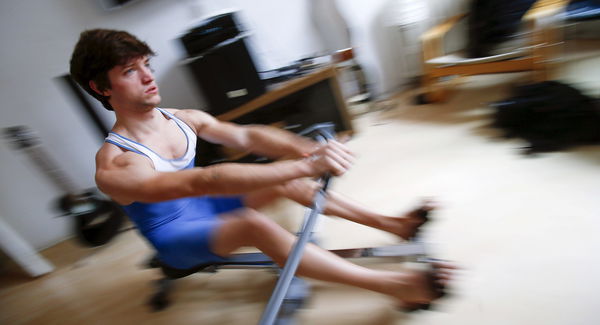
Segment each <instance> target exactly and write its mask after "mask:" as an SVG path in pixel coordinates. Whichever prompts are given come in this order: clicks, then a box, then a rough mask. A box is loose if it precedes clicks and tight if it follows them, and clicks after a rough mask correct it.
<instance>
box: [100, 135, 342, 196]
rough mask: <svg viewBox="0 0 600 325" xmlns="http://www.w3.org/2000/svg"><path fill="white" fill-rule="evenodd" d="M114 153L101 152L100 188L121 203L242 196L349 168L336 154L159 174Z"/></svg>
mask: <svg viewBox="0 0 600 325" xmlns="http://www.w3.org/2000/svg"><path fill="white" fill-rule="evenodd" d="M107 146H108V145H107ZM111 149H112V148H108V150H106V148H103V150H101V151H100V152H99V153H98V156H97V162H96V163H97V170H96V183H97V184H98V187H99V188H100V189H101V190H102V191H103V192H104V193H106V194H107V195H109V196H110V197H112V198H113V199H114V200H115V201H117V202H119V203H120V204H129V203H131V202H134V201H138V202H159V201H165V200H171V199H176V198H182V197H189V196H198V195H208V194H242V193H247V192H250V191H253V190H257V189H260V188H264V187H269V186H274V185H279V184H283V183H285V182H287V181H290V180H293V179H296V178H301V177H311V176H317V175H321V174H323V173H325V172H332V173H334V174H337V175H340V174H343V173H344V172H345V170H347V168H349V164H348V163H345V162H343V163H342V164H340V163H339V160H340V159H338V158H335V153H331V154H327V153H323V155H321V156H320V157H319V159H302V160H286V161H279V162H274V163H270V164H234V163H224V164H219V165H214V166H209V167H206V168H192V169H186V170H181V171H176V172H157V171H155V170H154V168H153V167H152V165H151V163H150V161H149V160H148V159H147V158H145V157H143V156H141V155H137V154H134V153H131V152H127V153H119V154H114V153H113V154H110V153H108V152H107V151H109V150H111ZM332 157H333V158H332Z"/></svg>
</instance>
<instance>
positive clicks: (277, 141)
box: [178, 110, 320, 159]
mask: <svg viewBox="0 0 600 325" xmlns="http://www.w3.org/2000/svg"><path fill="white" fill-rule="evenodd" d="M178 113H179V114H178V117H180V118H182V119H184V120H185V121H188V122H190V123H191V124H192V125H194V127H195V128H196V132H197V134H198V136H200V137H201V138H203V139H205V140H207V141H210V142H213V143H218V144H222V145H225V146H228V147H232V148H235V149H239V150H243V151H246V152H252V153H254V154H257V155H261V156H266V157H269V158H275V159H278V158H299V157H303V156H307V155H309V154H311V153H313V152H314V151H315V150H317V149H318V148H319V147H320V146H319V144H318V143H316V142H314V141H312V140H310V139H307V138H305V137H301V136H298V135H296V134H294V133H292V132H289V131H285V130H282V129H279V128H276V127H272V126H268V125H243V126H242V125H237V124H234V123H229V122H224V121H219V120H217V119H215V118H214V117H212V116H210V115H208V114H206V113H204V112H200V111H196V110H181V111H178Z"/></svg>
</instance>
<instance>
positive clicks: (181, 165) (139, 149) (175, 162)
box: [104, 107, 197, 172]
mask: <svg viewBox="0 0 600 325" xmlns="http://www.w3.org/2000/svg"><path fill="white" fill-rule="evenodd" d="M156 109H158V110H159V111H160V112H161V113H162V114H163V115H165V116H166V117H168V118H169V119H171V120H173V121H174V122H175V123H176V124H177V126H179V128H180V129H181V131H183V134H185V138H186V141H187V147H186V150H185V153H184V154H183V156H181V157H179V158H175V159H165V158H163V157H161V156H160V155H159V154H157V153H156V152H154V151H153V150H152V149H150V148H148V147H146V146H145V145H143V144H141V143H137V142H135V141H133V140H131V139H128V138H126V137H124V136H122V135H119V134H117V133H115V132H109V133H108V136H107V137H106V138H105V139H104V141H106V142H108V143H112V144H114V145H116V146H119V147H121V148H123V149H126V150H129V151H133V152H135V153H138V154H141V155H144V156H146V157H148V158H149V159H150V160H151V161H152V163H153V164H154V169H155V170H156V171H159V172H172V171H177V170H181V169H185V168H186V167H189V166H190V165H193V161H194V157H195V156H196V140H197V135H196V133H194V130H192V129H191V128H190V127H189V126H188V125H187V124H186V123H185V122H183V121H182V120H180V119H178V118H177V117H175V115H173V114H171V113H169V112H167V111H166V110H164V109H161V108H158V107H157V108H156Z"/></svg>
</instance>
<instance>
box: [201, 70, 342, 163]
mask: <svg viewBox="0 0 600 325" xmlns="http://www.w3.org/2000/svg"><path fill="white" fill-rule="evenodd" d="M216 117H217V118H218V119H220V120H222V121H231V122H235V123H239V124H268V125H273V126H277V127H280V128H285V129H288V130H290V131H291V132H300V131H302V130H304V129H306V128H307V127H309V126H311V125H313V124H315V123H322V122H332V123H334V125H335V131H336V132H337V133H338V134H340V135H352V134H353V133H354V129H353V127H352V121H351V119H350V115H349V113H348V109H347V106H346V101H345V100H344V98H343V97H342V94H341V90H340V86H339V82H338V79H337V73H336V68H335V67H333V66H326V67H323V68H319V69H315V70H314V71H313V72H310V73H308V74H306V75H304V76H301V77H298V78H294V79H292V80H289V81H285V82H281V83H278V84H276V85H273V86H271V87H270V89H269V90H268V91H267V92H266V93H264V94H262V95H261V96H259V97H257V98H254V99H252V100H250V101H249V102H247V103H245V104H243V105H241V106H239V107H236V108H234V109H232V110H230V111H228V112H226V113H223V114H220V115H217V116H216ZM196 153H197V154H196V157H197V161H196V165H197V166H206V165H210V164H214V163H217V162H223V161H238V160H239V159H240V158H242V157H245V159H244V161H252V159H256V157H252V156H248V155H247V153H240V152H234V151H231V150H229V149H224V148H223V147H222V146H218V145H214V144H209V143H208V142H205V141H202V140H201V139H199V142H198V146H197V149H196Z"/></svg>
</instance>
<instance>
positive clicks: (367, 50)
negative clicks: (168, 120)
mask: <svg viewBox="0 0 600 325" xmlns="http://www.w3.org/2000/svg"><path fill="white" fill-rule="evenodd" d="M430 1H442V0H430ZM444 1H446V0H444ZM99 3H100V2H99V0H44V1H39V0H4V1H2V3H1V4H0V39H2V43H3V46H2V49H1V50H0V55H1V57H0V98H2V118H1V119H0V128H5V127H8V126H13V125H20V124H24V125H28V126H30V127H31V128H32V129H34V130H36V131H37V132H38V134H39V135H40V136H41V137H42V138H43V141H44V145H45V147H46V148H47V149H48V150H49V151H50V152H51V153H52V154H53V156H54V157H55V159H56V160H58V161H59V162H60V164H61V166H62V168H63V169H64V170H65V171H66V172H67V174H68V176H70V177H71V178H73V179H74V180H75V182H76V185H77V186H78V187H81V188H88V187H93V186H94V181H93V174H94V154H95V152H96V150H97V149H98V147H99V146H100V145H101V141H102V139H101V138H100V137H99V136H98V135H97V133H96V131H95V130H94V129H93V127H92V126H91V125H90V124H89V123H88V120H87V117H86V116H85V115H84V114H83V113H81V109H80V108H79V106H78V104H76V103H75V102H74V101H72V99H71V97H70V96H69V95H68V93H67V92H66V91H65V89H64V88H63V87H62V85H61V84H60V83H59V82H58V81H57V80H55V78H56V77H58V76H60V75H63V74H65V73H67V71H68V60H69V58H70V55H71V51H72V49H73V46H74V44H75V42H76V41H77V39H78V35H79V33H80V32H81V31H82V30H85V29H89V28H98V27H103V28H114V29H125V30H128V31H130V32H132V33H133V34H135V35H137V36H138V37H139V38H140V39H142V40H145V41H147V42H148V43H149V44H150V46H151V47H152V48H153V49H154V50H155V52H157V53H158V56H157V57H156V58H155V59H154V60H153V65H154V67H155V69H156V71H157V73H156V76H157V80H158V83H159V86H160V87H161V94H162V96H163V106H165V107H180V108H201V107H202V105H203V104H202V99H201V97H200V96H199V95H198V94H197V92H196V91H195V90H194V86H193V83H191V82H190V81H189V80H188V75H187V74H186V72H185V71H183V69H182V68H181V67H180V66H179V65H178V61H179V59H180V58H181V57H182V53H181V48H180V46H179V43H178V41H177V38H178V36H179V35H181V33H183V32H184V31H185V30H186V28H188V27H190V26H192V25H193V24H194V23H195V22H197V21H198V20H200V19H201V18H204V17H207V16H210V15H212V14H215V13H219V12H222V11H225V10H229V9H238V10H240V14H241V15H240V18H241V19H242V23H244V25H245V26H246V27H247V29H248V30H249V31H251V32H252V33H253V34H252V36H251V42H252V44H251V46H252V51H253V53H254V55H255V59H256V61H257V62H256V63H257V65H258V68H259V70H266V69H272V68H277V67H280V66H283V65H286V64H288V63H290V62H292V61H294V60H297V59H300V58H302V57H305V56H311V55H315V54H319V53H323V51H324V49H325V45H324V44H322V43H321V42H320V39H319V37H318V35H317V30H316V28H315V26H314V25H313V22H312V20H311V18H310V17H309V12H310V7H309V1H308V0H286V1H277V0H254V1H244V0H179V1H174V0H138V1H137V2H134V3H132V4H130V5H127V6H125V7H123V8H120V9H118V10H113V11H106V10H104V9H102V7H101V6H100V4H99ZM389 4H390V1H389V0H370V1H361V0H347V1H337V5H338V7H339V9H340V12H341V13H342V16H344V17H345V18H346V19H347V23H348V25H349V26H350V29H351V33H352V42H353V46H355V47H357V53H358V58H359V60H360V61H361V63H363V64H364V66H365V69H366V70H367V71H366V72H367V76H368V77H369V79H370V80H371V82H372V83H373V86H374V90H375V91H376V94H377V95H385V94H386V93H389V92H392V91H394V89H395V87H396V86H397V85H398V84H400V83H401V82H400V80H399V79H400V77H398V75H399V73H400V71H398V70H399V68H398V67H397V64H396V62H395V60H396V57H395V55H397V51H395V50H394V48H393V46H394V44H393V42H390V41H389V38H388V36H389V35H388V34H389V33H388V32H389V30H386V28H387V27H385V26H384V22H383V18H382V17H383V13H384V12H385V10H386V6H388V5H389ZM105 116H108V120H110V119H111V117H110V115H108V113H106V114H105ZM60 194H62V193H60V191H59V190H58V189H57V188H55V187H54V186H53V184H52V183H50V182H49V181H48V180H47V179H46V178H45V176H44V175H43V174H41V173H40V172H39V171H38V170H37V169H36V168H35V167H34V166H33V164H31V163H30V162H29V161H28V159H27V157H26V156H25V155H24V153H17V152H15V151H14V150H12V149H10V148H9V146H8V145H7V143H6V142H5V141H0V215H2V216H4V218H5V221H6V222H7V223H8V224H9V225H10V226H11V227H12V228H13V229H15V230H16V231H17V232H18V233H19V234H20V235H21V236H22V237H23V238H25V239H26V240H27V241H28V242H30V243H31V244H32V246H34V247H35V248H37V249H41V248H44V247H47V246H49V245H52V244H54V243H56V242H57V241H60V240H62V239H64V238H65V237H67V236H69V235H70V234H71V233H72V232H71V229H70V227H71V225H70V220H68V219H62V218H55V217H54V216H55V215H56V212H54V211H53V210H52V209H51V208H50V205H51V203H52V202H53V200H54V199H55V198H56V197H58V196H59V195H60Z"/></svg>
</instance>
